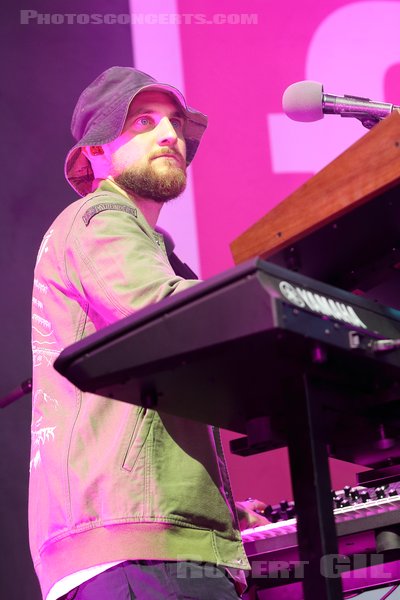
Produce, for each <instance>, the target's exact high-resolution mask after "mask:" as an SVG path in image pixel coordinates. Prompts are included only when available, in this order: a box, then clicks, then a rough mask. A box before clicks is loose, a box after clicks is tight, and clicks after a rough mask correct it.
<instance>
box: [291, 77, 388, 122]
mask: <svg viewBox="0 0 400 600" xmlns="http://www.w3.org/2000/svg"><path fill="white" fill-rule="evenodd" d="M282 108H283V112H284V113H286V115H287V116H288V117H290V118H291V119H293V120H294V121H303V122H309V121H318V120H319V119H322V118H323V116H324V114H329V115H340V116H341V117H354V118H356V119H359V120H360V121H361V123H362V124H363V125H364V127H366V128H367V129H371V127H373V126H374V125H376V124H377V123H378V122H379V121H380V120H381V119H384V118H385V117H387V116H388V115H389V114H390V113H392V112H393V111H394V110H397V109H400V106H396V105H395V104H389V103H387V102H374V101H373V100H370V99H369V98H362V97H359V96H348V95H345V96H334V95H333V94H325V93H324V87H323V85H322V83H318V82H317V81H298V82H297V83H292V85H289V87H288V88H287V89H286V90H285V92H284V94H283V97H282Z"/></svg>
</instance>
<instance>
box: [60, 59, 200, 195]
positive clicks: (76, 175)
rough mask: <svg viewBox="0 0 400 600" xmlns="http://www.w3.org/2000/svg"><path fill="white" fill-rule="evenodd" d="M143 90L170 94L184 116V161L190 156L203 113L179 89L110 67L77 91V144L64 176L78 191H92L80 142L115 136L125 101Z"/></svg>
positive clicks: (73, 127)
mask: <svg viewBox="0 0 400 600" xmlns="http://www.w3.org/2000/svg"><path fill="white" fill-rule="evenodd" d="M143 90H161V91H165V92H167V93H169V94H172V95H173V96H174V98H175V99H176V100H177V101H178V102H179V105H180V107H181V109H182V111H183V114H184V115H185V117H186V122H185V128H184V132H183V134H184V138H185V141H186V164H187V165H189V164H190V163H191V161H192V160H193V157H194V155H195V154H196V150H197V148H198V145H199V143H200V140H201V138H202V135H203V133H204V131H205V129H206V127H207V121H208V119H207V117H206V115H203V114H202V113H201V112H198V111H197V110H194V109H192V108H190V107H189V106H187V104H186V100H185V98H184V97H183V95H182V94H181V92H180V91H179V90H177V89H176V88H175V87H173V86H172V85H169V84H167V83H160V82H158V81H156V80H155V79H154V78H153V77H151V76H150V75H147V74H146V73H143V72H142V71H138V70H137V69H134V68H132V67H111V68H110V69H107V71H104V73H102V74H101V75H99V77H97V79H95V80H94V81H93V82H92V83H91V84H90V85H89V86H88V87H87V88H86V89H85V90H84V91H83V92H82V94H81V95H80V97H79V100H78V102H77V104H76V107H75V110H74V114H73V115H72V122H71V132H72V135H73V137H74V138H75V139H76V140H77V144H75V146H74V147H73V148H71V150H70V151H69V152H68V154H67V158H66V160H65V169H64V172H65V177H66V178H67V181H68V183H69V184H70V185H71V186H72V187H73V188H74V190H75V191H76V192H77V193H78V194H79V195H80V196H85V195H86V194H89V193H90V192H91V191H92V182H93V177H94V176H93V171H92V167H91V164H90V161H89V160H88V159H87V158H86V156H85V155H84V154H83V153H82V147H83V146H101V145H102V144H107V143H108V142H111V141H112V140H115V138H117V137H118V136H119V135H120V133H121V131H122V129H123V127H124V124H125V120H126V117H127V114H128V109H129V105H130V103H131V102H132V100H133V99H134V97H135V96H136V95H137V94H138V93H139V92H142V91H143Z"/></svg>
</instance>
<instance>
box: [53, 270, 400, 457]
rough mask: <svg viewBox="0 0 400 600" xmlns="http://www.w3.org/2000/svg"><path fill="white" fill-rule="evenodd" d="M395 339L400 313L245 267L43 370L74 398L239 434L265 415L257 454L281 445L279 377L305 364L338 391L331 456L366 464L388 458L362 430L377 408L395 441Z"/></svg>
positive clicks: (399, 367)
mask: <svg viewBox="0 0 400 600" xmlns="http://www.w3.org/2000/svg"><path fill="white" fill-rule="evenodd" d="M399 340H400V311H399V310H396V309H394V308H390V307H386V306H383V305H380V304H377V303H375V302H373V301H371V300H367V299H366V298H363V297H361V296H357V295H355V294H351V293H349V292H345V291H343V290H340V289H337V288H334V287H332V286H329V285H326V284H323V283H321V282H318V281H315V280H312V279H309V278H307V277H304V276H301V275H299V274H297V273H294V272H292V271H289V270H287V269H283V268H281V267H278V266H276V265H272V264H269V263H266V262H264V261H261V260H252V261H249V262H248V263H246V264H243V265H240V266H239V267H235V268H233V269H231V270H229V271H227V272H225V273H223V274H221V275H218V276H216V277H213V278H211V279H210V280H208V281H205V282H202V283H199V284H198V285H195V286H193V288H191V289H189V290H186V291H184V292H181V293H179V294H177V295H176V296H174V297H171V298H168V299H165V300H163V301H161V302H158V303H157V304H155V305H153V306H149V307H147V308H145V309H143V310H141V311H140V312H139V313H137V314H136V315H132V316H129V317H127V318H125V319H122V320H121V321H119V322H117V323H115V324H113V325H110V326H109V327H106V328H104V329H102V330H101V331H99V332H98V333H95V334H93V335H91V336H89V337H88V338H86V339H85V340H82V341H80V342H78V343H75V344H73V345H72V346H70V347H69V348H66V349H65V350H64V351H63V352H62V353H61V354H60V356H59V357H58V358H57V360H56V361H55V364H54V366H55V368H56V369H57V370H58V371H59V372H60V373H61V374H62V375H64V376H65V377H67V379H69V380H70V381H71V382H72V383H74V384H75V385H76V386H77V387H79V388H80V389H82V390H84V391H90V392H94V393H98V394H100V395H102V396H106V397H109V398H114V399H117V400H123V401H125V402H132V403H135V404H141V405H142V406H146V407H150V408H155V409H157V410H160V411H165V412H167V413H171V414H174V415H177V416H180V417H183V418H190V419H194V420H198V421H202V422H204V423H208V424H212V425H216V426H219V427H223V428H225V429H229V430H231V431H236V432H238V433H244V434H247V432H248V423H249V422H250V421H251V420H252V419H254V418H258V417H260V416H262V415H266V414H267V415H269V416H270V417H271V419H272V421H273V427H274V429H275V434H274V435H272V436H271V439H270V441H269V445H268V447H266V448H264V449H266V450H267V449H274V448H279V447H282V446H284V445H285V433H284V432H283V433H282V432H281V429H282V426H281V423H282V421H283V420H284V419H285V417H286V413H285V409H284V407H283V403H282V398H283V397H284V395H285V385H286V383H287V381H288V378H289V377H290V376H291V375H292V374H296V373H299V372H300V371H304V370H309V371H310V370H312V369H314V368H315V369H318V370H319V372H322V373H323V374H324V376H325V375H326V376H327V378H328V379H329V380H330V381H331V380H332V383H333V380H334V381H335V382H337V385H338V386H340V387H341V388H343V392H342V390H341V392H340V394H339V398H338V397H337V396H338V395H336V397H335V399H334V400H332V401H331V405H332V406H333V410H332V426H333V427H336V429H337V431H338V432H339V433H340V436H336V438H335V436H334V437H333V438H332V444H331V448H332V453H331V455H332V456H335V457H337V458H342V459H343V460H348V461H353V462H356V463H358V464H371V463H374V462H376V460H375V459H376V456H378V458H377V460H383V459H385V458H386V457H387V456H386V455H388V456H390V457H391V458H393V456H394V454H393V452H394V451H393V448H392V447H389V446H390V443H389V442H388V443H386V438H384V439H382V440H380V439H378V437H377V436H378V434H376V432H375V429H374V424H372V426H373V431H370V428H371V419H372V420H374V418H375V415H374V410H375V408H376V406H377V405H384V409H385V415H386V420H387V422H388V423H390V426H389V429H390V428H392V429H393V427H394V428H395V430H394V431H389V435H388V439H395V438H396V436H397V435H398V434H400V425H399V426H397V425H396V421H395V419H393V418H392V416H391V414H390V411H391V409H392V407H394V410H397V408H396V407H397V401H398V399H399V398H400V348H397V345H399V346H400V341H399ZM193 382H196V384H195V385H193ZM260 390H263V393H260ZM377 390H378V391H379V393H378V392H377ZM328 395H329V394H328ZM328 395H327V398H326V403H327V404H329V402H330V400H329V398H328ZM182 397H184V398H190V400H191V401H190V402H182V401H181V398H182ZM359 417H361V419H362V423H361V424H360V423H358V422H357V423H355V421H354V420H355V419H356V418H357V419H358V418H359ZM357 429H358V430H359V431H360V435H358V442H359V443H360V444H361V445H360V444H359V445H358V447H357V449H356V450H355V449H354V444H353V441H352V438H354V431H356V430H357ZM398 429H399V431H397V430H398ZM375 438H376V439H375ZM375 442H376V443H375ZM385 444H386V445H385ZM392 446H393V444H392ZM385 453H386V454H385ZM397 454H399V455H400V447H399V445H398V448H397V450H396V452H395V455H396V456H397Z"/></svg>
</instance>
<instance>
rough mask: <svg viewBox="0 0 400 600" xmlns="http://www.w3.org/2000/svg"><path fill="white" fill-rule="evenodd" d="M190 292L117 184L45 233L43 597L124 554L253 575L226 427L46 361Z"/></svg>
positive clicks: (37, 550) (39, 482) (36, 532)
mask: <svg viewBox="0 0 400 600" xmlns="http://www.w3.org/2000/svg"><path fill="white" fill-rule="evenodd" d="M195 284H196V280H184V279H182V278H180V277H178V276H176V275H175V274H174V272H173V270H172V268H171V266H170V264H169V262H168V259H167V255H166V252H165V247H164V242H163V238H162V236H161V235H160V234H158V233H156V232H155V231H154V230H153V229H152V228H151V227H150V226H149V224H148V223H147V221H146V220H145V219H144V217H143V215H142V214H141V212H140V210H139V209H138V208H137V207H136V206H135V205H134V204H133V203H132V201H131V200H130V199H129V197H128V196H127V195H126V194H125V193H124V192H123V191H122V190H120V188H118V187H117V186H116V185H115V184H113V183H112V182H108V181H107V182H103V184H102V185H101V186H100V187H99V188H98V190H97V191H96V192H95V193H93V194H90V195H89V196H86V197H85V198H82V199H80V200H78V201H76V202H74V203H73V204H71V205H70V206H69V207H67V208H66V209H65V210H64V211H63V212H62V213H61V215H59V217H58V218H57V219H56V220H55V221H54V223H53V224H52V226H51V227H50V229H49V230H48V231H47V233H46V234H45V236H44V239H43V242H42V245H41V247H40V249H39V254H38V260H37V264H36V268H35V278H34V288H33V305H32V309H33V310H32V347H33V361H34V369H33V386H34V387H33V416H32V452H31V473H30V495H29V525H30V545H31V552H32V556H33V561H34V566H35V569H36V572H37V575H38V577H39V580H40V584H41V588H42V592H43V595H44V596H46V594H47V592H48V590H49V589H50V588H51V586H52V585H53V584H54V583H55V582H57V581H59V580H60V579H61V578H63V577H65V576H66V575H68V574H71V573H74V572H76V571H79V570H81V569H84V568H87V567H90V566H94V565H98V564H101V563H108V562H112V561H118V560H128V559H132V560H133V559H160V560H161V559H165V560H196V561H201V562H203V561H204V562H209V563H213V564H217V565H225V566H226V567H230V568H239V569H248V568H249V564H248V562H247V558H246V556H245V553H244V549H243V545H242V541H241V536H240V533H239V531H238V523H237V516H236V511H235V507H234V502H233V498H232V493H231V489H230V484H229V479H228V474H227V470H226V465H225V461H224V458H223V452H222V446H221V441H220V436H219V431H218V430H217V429H215V428H213V427H209V426H206V425H202V424H200V423H195V422H192V421H188V420H184V419H180V418H178V417H173V416H171V415H166V414H162V413H158V412H155V411H153V410H146V409H143V408H140V407H136V406H133V405H131V404H126V403H124V402H118V401H113V400H110V399H107V398H104V397H100V396H95V395H93V394H89V393H84V392H81V391H80V390H78V389H77V388H75V387H74V386H73V385H72V384H71V383H70V382H69V381H67V380H66V379H65V378H63V377H62V376H61V375H59V374H58V373H57V372H56V371H55V370H54V369H53V367H52V364H53V362H54V360H55V358H56V357H57V356H58V354H59V353H60V352H61V350H62V349H63V348H65V347H66V346H69V345H70V344H72V343H74V342H76V341H78V340H80V339H82V338H84V337H86V336H88V335H90V334H91V333H94V332H95V331H97V330H99V329H101V328H102V327H105V326H106V325H108V324H110V323H112V322H115V321H116V320H118V319H121V318H123V317H125V316H128V315H130V314H132V313H134V312H136V311H137V310H140V309H141V308H142V307H145V306H147V305H148V304H151V303H154V302H157V301H158V300H161V299H162V298H165V297H167V296H169V295H171V294H176V293H178V292H180V291H181V290H184V289H187V288H188V287H189V286H192V285H195ZM193 385H196V382H193ZM186 401H187V402H190V398H187V399H186Z"/></svg>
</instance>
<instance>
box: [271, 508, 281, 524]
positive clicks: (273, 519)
mask: <svg viewBox="0 0 400 600" xmlns="http://www.w3.org/2000/svg"><path fill="white" fill-rule="evenodd" d="M268 519H269V520H270V521H271V523H277V522H278V521H280V519H281V511H280V510H273V511H272V512H271V514H270V515H268Z"/></svg>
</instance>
